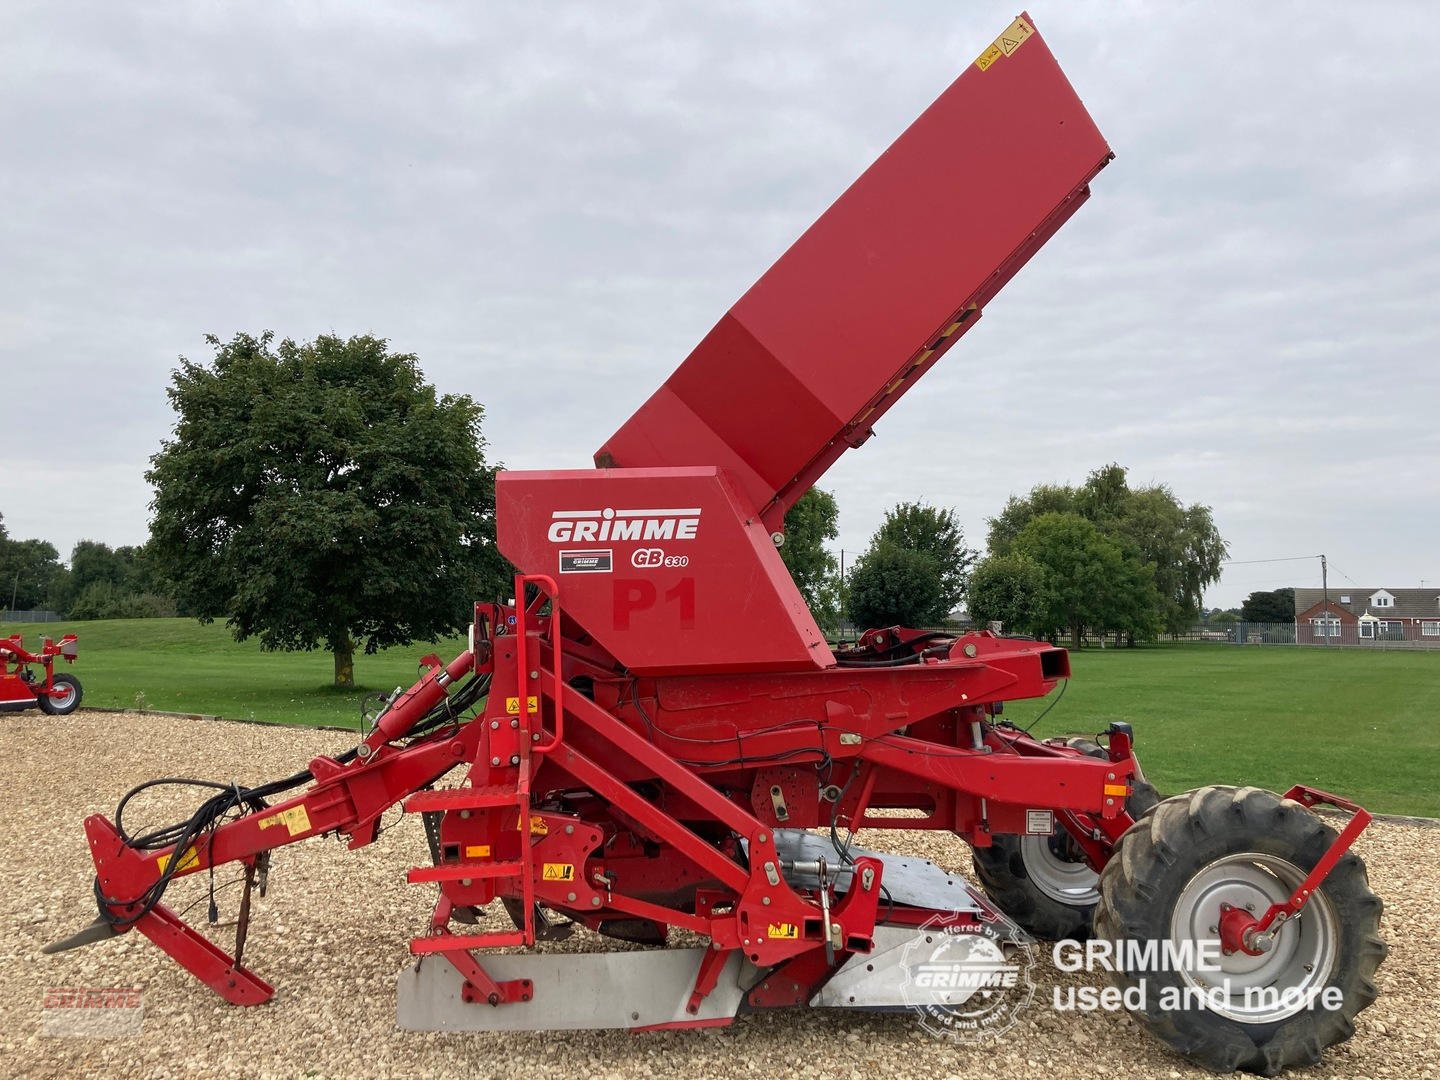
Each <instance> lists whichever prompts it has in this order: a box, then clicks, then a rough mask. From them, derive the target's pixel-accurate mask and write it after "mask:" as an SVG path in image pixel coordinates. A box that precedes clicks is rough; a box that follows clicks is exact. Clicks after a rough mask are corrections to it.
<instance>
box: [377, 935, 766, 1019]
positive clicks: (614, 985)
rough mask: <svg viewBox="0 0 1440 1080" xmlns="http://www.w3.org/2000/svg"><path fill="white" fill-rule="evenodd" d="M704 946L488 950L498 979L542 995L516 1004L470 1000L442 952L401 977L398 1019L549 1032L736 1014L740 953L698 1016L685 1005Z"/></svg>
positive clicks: (489, 968) (483, 957)
mask: <svg viewBox="0 0 1440 1080" xmlns="http://www.w3.org/2000/svg"><path fill="white" fill-rule="evenodd" d="M705 952H706V950H705V949H647V950H637V951H635V952H602V953H503V954H490V953H482V954H480V955H479V960H480V963H481V964H482V966H483V967H484V968H485V970H486V972H487V973H489V975H490V977H491V978H493V979H495V980H496V981H498V982H504V981H506V980H509V979H529V980H530V981H531V982H532V983H533V984H534V988H535V996H534V997H533V998H531V1000H529V1001H526V1002H517V1003H515V1004H512V1005H484V1004H480V1003H473V1002H468V1001H464V1000H462V999H461V997H460V988H461V987H462V986H463V985H464V980H463V979H462V978H461V977H460V973H459V972H458V971H456V970H455V966H454V965H453V964H451V963H450V961H448V960H446V959H445V958H444V957H442V956H428V957H426V958H425V959H424V960H423V961H422V962H421V963H420V965H419V969H418V970H417V969H416V967H415V965H413V964H412V965H409V966H407V967H405V968H403V969H402V970H401V971H400V974H399V976H398V977H397V979H396V1003H395V1020H396V1023H398V1024H399V1025H400V1027H402V1028H407V1029H409V1030H411V1031H545V1030H572V1031H576V1030H588V1029H594V1028H638V1027H649V1026H651V1025H654V1024H669V1023H674V1022H677V1021H679V1022H691V1021H695V1020H712V1021H713V1020H718V1019H729V1018H731V1017H733V1016H734V1015H735V1013H736V1012H737V1011H738V1010H739V1008H740V1002H741V1000H742V999H743V997H744V992H743V990H742V988H741V983H740V978H739V974H740V954H739V952H735V953H733V954H732V955H731V957H730V960H729V962H728V963H726V965H725V967H724V969H723V970H722V971H721V972H720V979H719V981H718V982H717V983H716V984H715V989H714V990H713V991H711V992H710V994H709V995H708V996H707V997H706V998H705V999H704V1000H703V1001H702V1002H701V1003H700V1011H699V1012H698V1013H695V1014H693V1015H692V1014H691V1013H687V1012H686V1011H685V1004H686V1002H687V1001H689V999H690V993H691V991H693V990H694V988H695V976H696V973H697V972H698V971H699V969H700V958H701V957H703V956H704V955H705Z"/></svg>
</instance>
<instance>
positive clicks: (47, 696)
mask: <svg viewBox="0 0 1440 1080" xmlns="http://www.w3.org/2000/svg"><path fill="white" fill-rule="evenodd" d="M77 655H78V647H77V645H76V641H75V635H74V634H66V635H65V636H64V637H62V638H61V639H60V641H59V643H58V644H57V643H55V642H54V641H51V640H50V639H49V638H48V637H47V638H45V639H44V640H42V641H41V643H40V651H39V652H38V653H32V652H27V651H26V649H25V645H24V639H23V638H22V637H21V636H20V635H19V634H15V635H12V636H11V637H8V638H0V712H19V711H20V710H21V709H33V708H34V707H35V706H37V705H38V706H39V707H40V708H41V709H43V710H44V711H45V712H47V713H49V714H50V715H51V716H65V715H66V714H68V713H72V712H74V711H75V710H76V709H78V708H79V707H80V698H81V695H82V691H81V689H80V680H79V679H77V678H76V677H75V676H74V675H70V674H68V673H66V672H63V671H62V672H61V673H60V674H59V675H56V674H55V658H56V657H57V656H63V657H64V658H65V662H66V663H68V664H73V663H74V662H75V657H76V656H77ZM32 664H33V665H39V666H40V668H41V669H42V670H43V671H44V673H45V677H44V678H43V679H42V678H41V677H40V676H39V675H37V674H36V673H35V672H33V671H31V670H30V667H31V665H32Z"/></svg>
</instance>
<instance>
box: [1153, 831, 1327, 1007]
mask: <svg viewBox="0 0 1440 1080" xmlns="http://www.w3.org/2000/svg"><path fill="white" fill-rule="evenodd" d="M1304 880H1305V873H1304V871H1302V870H1301V869H1300V868H1299V867H1298V866H1296V865H1295V864H1294V863H1292V862H1289V861H1287V860H1285V859H1282V858H1279V857H1278V856H1275V855H1262V854H1260V853H1258V852H1242V853H1239V854H1235V855H1227V856H1226V857H1225V858H1223V859H1217V860H1216V861H1215V862H1213V863H1211V864H1210V865H1208V866H1206V867H1204V868H1203V869H1202V870H1200V872H1199V873H1197V874H1196V875H1195V876H1194V877H1193V878H1191V879H1190V881H1189V882H1188V883H1187V884H1186V886H1185V888H1184V889H1183V890H1182V891H1181V893H1180V896H1179V898H1178V899H1177V900H1176V902H1175V910H1174V913H1173V914H1172V915H1171V919H1170V938H1171V941H1172V943H1173V944H1174V945H1175V946H1177V949H1176V955H1177V956H1183V955H1184V953H1183V951H1182V950H1181V949H1179V948H1178V946H1181V945H1183V943H1185V942H1199V941H1218V940H1219V937H1220V933H1219V924H1220V910H1221V908H1220V905H1221V904H1230V905H1232V906H1234V907H1238V908H1242V909H1244V910H1246V911H1249V912H1251V913H1252V914H1253V915H1254V916H1255V918H1257V919H1258V918H1260V917H1261V916H1262V915H1263V914H1264V913H1265V911H1266V909H1268V908H1269V907H1270V905H1271V904H1273V903H1277V902H1280V901H1284V900H1286V899H1288V898H1289V897H1290V894H1291V893H1292V892H1294V891H1295V889H1296V888H1298V887H1299V885H1300V883H1301V882H1302V881H1304ZM1338 941H1339V927H1338V923H1337V920H1336V918H1335V911H1334V909H1333V908H1332V907H1331V906H1330V901H1329V900H1328V899H1326V897H1325V895H1324V893H1319V892H1317V893H1315V894H1314V895H1312V896H1311V897H1310V899H1309V901H1308V902H1307V903H1306V905H1305V907H1304V908H1303V909H1302V910H1301V912H1300V914H1298V915H1297V916H1295V917H1294V918H1292V919H1291V920H1290V921H1289V922H1286V923H1285V924H1284V925H1282V926H1281V927H1280V931H1279V933H1278V934H1277V935H1276V936H1275V939H1274V944H1273V945H1272V946H1271V949H1270V951H1269V952H1267V953H1262V954H1261V955H1259V956H1251V955H1250V954H1249V953H1246V952H1242V951H1238V950H1237V951H1236V952H1234V953H1232V954H1231V955H1229V956H1225V955H1223V954H1222V955H1221V956H1220V958H1219V962H1218V964H1217V965H1214V966H1215V967H1218V968H1219V970H1218V971H1216V970H1213V969H1212V970H1208V971H1202V970H1199V968H1198V965H1197V966H1196V967H1191V968H1183V967H1182V968H1181V969H1180V972H1179V974H1180V976H1181V978H1182V979H1184V981H1185V982H1186V983H1187V984H1188V985H1189V986H1191V987H1194V988H1196V989H1197V990H1199V991H1201V992H1203V993H1204V994H1206V996H1207V997H1206V1003H1205V1007H1206V1008H1208V1009H1210V1010H1211V1011H1212V1012H1216V1013H1219V1014H1220V1015H1221V1016H1225V1017H1228V1018H1229V1019H1231V1020H1238V1021H1241V1022H1242V1023H1247V1024H1267V1023H1273V1022H1275V1021H1277V1020H1284V1019H1286V1018H1288V1017H1291V1016H1294V1015H1295V1014H1296V1013H1298V1012H1301V1011H1303V1010H1304V1009H1305V1008H1307V1007H1308V1006H1309V1002H1310V998H1311V997H1312V996H1313V994H1315V993H1318V992H1319V991H1320V990H1321V988H1323V987H1324V986H1325V985H1326V983H1327V982H1328V981H1329V978H1330V973H1331V970H1332V969H1333V968H1334V966H1335V957H1336V954H1337V952H1338ZM1262 990H1263V991H1266V993H1265V994H1261V993H1260V991H1262ZM1247 991H1250V996H1248V997H1247Z"/></svg>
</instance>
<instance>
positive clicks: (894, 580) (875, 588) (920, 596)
mask: <svg viewBox="0 0 1440 1080" xmlns="http://www.w3.org/2000/svg"><path fill="white" fill-rule="evenodd" d="M846 604H847V609H848V612H849V615H850V621H851V622H853V623H854V624H855V625H856V626H857V627H861V628H866V629H868V628H871V627H876V626H935V625H937V624H939V623H940V622H941V621H942V620H943V619H944V618H945V616H946V615H948V614H949V613H950V608H949V607H948V606H947V605H946V603H945V579H944V573H943V571H942V570H941V568H940V564H939V563H938V562H937V561H936V560H935V557H934V556H933V555H931V554H930V553H929V552H925V551H914V550H912V549H910V548H904V547H899V546H898V545H895V544H880V545H878V546H872V547H871V548H870V549H869V550H868V551H866V552H865V554H864V555H863V556H861V558H860V561H859V562H858V563H856V565H855V569H854V570H852V571H851V572H850V582H849V589H848V590H847V594H846Z"/></svg>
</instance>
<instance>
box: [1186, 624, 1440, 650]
mask: <svg viewBox="0 0 1440 1080" xmlns="http://www.w3.org/2000/svg"><path fill="white" fill-rule="evenodd" d="M1176 638H1177V639H1178V640H1182V641H1211V642H1216V643H1222V644H1229V645H1301V646H1306V647H1310V648H1317V649H1325V648H1330V649H1440V619H1435V620H1424V619H1421V620H1408V619H1407V620H1401V619H1389V620H1385V619H1377V620H1372V621H1366V622H1360V623H1342V622H1340V621H1339V620H1338V619H1330V620H1328V621H1327V620H1309V619H1307V620H1305V621H1303V622H1299V623H1293V622H1288V623H1254V622H1238V623H1235V624H1234V625H1233V626H1197V627H1195V628H1194V629H1192V630H1190V631H1188V632H1187V633H1184V634H1178V635H1176Z"/></svg>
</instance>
